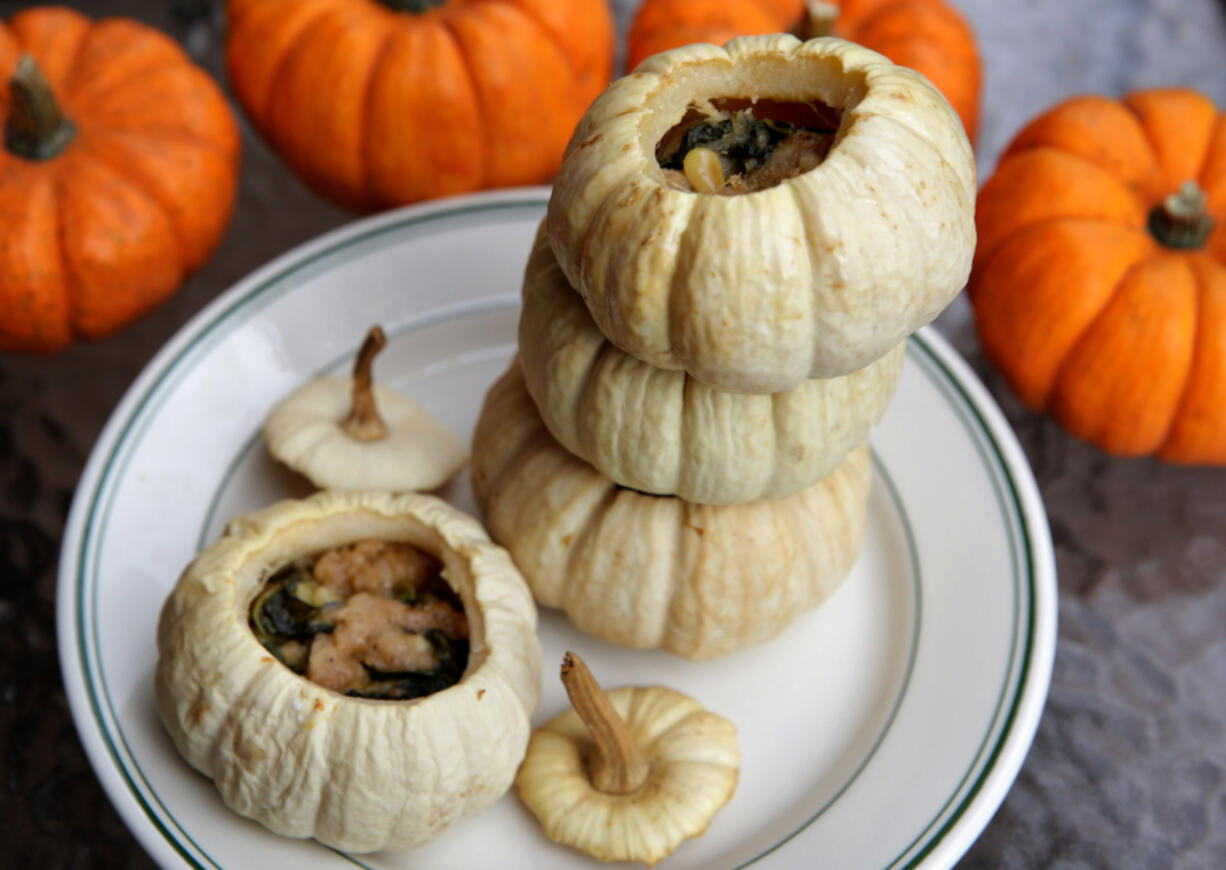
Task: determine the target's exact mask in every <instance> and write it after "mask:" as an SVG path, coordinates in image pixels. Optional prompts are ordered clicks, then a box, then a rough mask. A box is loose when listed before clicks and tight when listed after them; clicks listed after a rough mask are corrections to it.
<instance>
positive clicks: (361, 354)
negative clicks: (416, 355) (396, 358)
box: [341, 326, 387, 441]
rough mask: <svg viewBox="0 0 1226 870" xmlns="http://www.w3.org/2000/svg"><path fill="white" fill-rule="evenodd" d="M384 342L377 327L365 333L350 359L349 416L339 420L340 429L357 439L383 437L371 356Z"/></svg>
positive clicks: (373, 355)
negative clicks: (350, 404)
mask: <svg viewBox="0 0 1226 870" xmlns="http://www.w3.org/2000/svg"><path fill="white" fill-rule="evenodd" d="M386 345H387V336H385V335H384V334H383V330H382V329H380V328H379V327H378V326H372V327H371V328H370V332H368V333H366V340H365V341H363V342H362V347H361V349H360V350H359V351H358V356H357V359H355V360H354V362H353V405H352V407H350V409H349V416H348V417H346V418H345V419H344V420H342V421H341V428H342V429H344V430H345V433H346V434H347V435H349V437H351V438H356V439H357V440H358V441H379V440H382V439H383V438H386V437H387V426H386V425H385V424H384V422H383V420H382V418H380V417H379V411H378V410H377V409H376V408H375V393H374V383H373V379H372V377H371V370H372V369H373V368H374V364H375V356H377V355H378V353H379V351H381V350H383V348H384V347H385V346H386Z"/></svg>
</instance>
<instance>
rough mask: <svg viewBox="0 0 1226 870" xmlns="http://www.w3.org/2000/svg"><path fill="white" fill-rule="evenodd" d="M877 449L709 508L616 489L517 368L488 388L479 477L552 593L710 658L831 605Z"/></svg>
mask: <svg viewBox="0 0 1226 870" xmlns="http://www.w3.org/2000/svg"><path fill="white" fill-rule="evenodd" d="M871 478H872V474H871V468H870V463H869V455H868V448H867V447H858V448H856V449H855V450H853V451H852V452H851V453H850V454H849V455H848V456H847V458H846V459H845V460H844V461H843V463H842V464H840V465H839V467H838V468H836V469H835V470H834V471H833V472H832V473H831V474H829V475H828V476H826V477H825V478H823V479H822V480H820V481H819V482H818V483H816V484H814V485H813V486H811V487H809V488H808V489H805V490H802V491H801V492H799V493H797V494H796V495H792V496H788V497H787V498H781V499H764V500H760V501H754V502H749V503H746V504H739V505H725V506H711V505H697V504H692V503H689V502H685V501H682V500H681V499H678V498H675V497H671V496H655V495H647V494H644V493H640V492H635V491H633V490H629V489H625V488H622V487H619V486H617V485H616V484H615V483H613V482H612V481H611V480H609V479H608V478H606V477H604V476H603V475H601V474H600V473H599V472H597V471H596V470H595V469H593V468H592V467H591V466H590V465H588V464H587V463H585V462H583V461H582V460H580V459H578V458H576V457H574V456H572V455H571V454H570V453H568V452H567V451H566V450H565V449H563V448H562V447H561V446H560V445H559V444H558V443H557V442H556V441H555V440H554V439H553V437H552V436H551V435H550V434H549V431H548V430H547V429H546V428H545V425H544V423H542V422H541V418H540V414H539V413H538V412H537V410H536V406H535V405H534V404H533V402H532V398H531V396H529V395H528V391H527V389H526V388H525V386H524V381H523V375H522V373H521V372H520V369H519V365H518V363H516V364H514V365H513V367H512V369H511V370H510V371H508V372H507V373H506V374H505V375H504V376H503V377H502V378H501V379H500V380H499V381H498V382H497V383H496V384H494V386H493V387H492V388H491V390H490V392H489V394H488V395H487V396H486V400H485V405H484V407H483V409H482V412H481V417H480V418H479V420H478V422H477V429H476V433H475V435H474V437H473V449H472V480H473V491H474V493H475V494H476V497H477V503H478V505H479V506H480V508H481V510H482V512H483V513H484V515H485V519H486V523H487V525H488V526H489V529H490V533H491V535H492V536H493V537H494V540H496V541H499V542H501V543H502V544H503V545H504V546H505V547H507V549H508V550H510V551H511V555H512V557H513V558H514V559H515V563H516V564H517V565H518V566H519V568H520V570H521V571H522V572H523V575H524V579H525V580H527V581H528V584H529V585H530V586H531V587H532V592H533V594H534V595H535V596H536V599H537V601H538V602H539V603H541V604H543V605H545V606H547V607H558V608H561V609H562V610H563V611H565V613H566V615H567V616H569V617H570V619H571V621H572V622H574V623H575V625H576V626H578V627H579V628H580V629H582V630H583V631H585V632H587V633H589V634H592V635H595V636H596V637H600V638H602V639H604V640H607V641H609V642H610V643H614V644H618V645H620V646H626V647H632V648H637V649H646V648H653V647H660V648H662V649H665V650H668V651H670V652H673V653H676V654H677V655H681V656H684V657H686V658H693V659H699V658H711V657H713V656H718V655H723V654H726V653H731V652H734V651H736V650H739V649H742V648H744V647H747V646H750V645H752V644H756V643H760V642H762V641H765V640H767V639H769V638H771V637H774V636H775V635H777V634H778V633H779V632H781V631H782V630H783V629H784V628H785V627H787V625H788V624H790V623H791V622H792V621H793V620H794V619H795V618H796V617H797V616H798V615H799V614H800V613H803V612H804V611H806V610H809V609H811V608H813V607H815V606H817V605H818V604H820V603H821V602H822V601H823V600H825V598H826V597H827V596H828V595H829V594H830V593H831V592H832V591H833V590H834V589H835V588H836V587H837V586H838V585H839V584H840V583H841V582H842V581H843V579H844V578H845V577H846V576H847V574H848V572H849V571H850V569H851V567H852V565H853V563H854V562H855V560H856V556H857V554H858V553H859V550H860V545H861V543H862V541H863V538H864V527H865V519H866V503H867V499H868V493H869V488H870V485H871Z"/></svg>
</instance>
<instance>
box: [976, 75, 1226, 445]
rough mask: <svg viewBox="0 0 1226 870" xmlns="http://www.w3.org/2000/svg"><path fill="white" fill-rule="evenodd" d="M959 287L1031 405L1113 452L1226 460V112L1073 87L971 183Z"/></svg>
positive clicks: (1170, 97)
mask: <svg viewBox="0 0 1226 870" xmlns="http://www.w3.org/2000/svg"><path fill="white" fill-rule="evenodd" d="M976 223H977V225H978V230H979V243H978V248H977V251H976V254H975V265H974V269H973V271H972V274H971V279H970V285H969V293H970V299H971V303H972V305H973V307H974V310H975V317H976V322H977V326H978V330H979V337H980V340H981V343H982V344H983V349H984V353H985V354H986V355H987V358H988V360H989V361H990V362H991V363H992V364H993V365H995V366H997V367H998V368H1000V370H1001V371H1002V372H1003V373H1004V375H1005V377H1006V378H1007V379H1008V381H1009V383H1010V385H1011V386H1012V387H1013V389H1014V390H1015V391H1016V392H1017V394H1018V395H1019V396H1020V397H1021V398H1022V400H1023V401H1024V402H1026V404H1028V405H1030V406H1031V407H1032V408H1035V409H1037V410H1040V411H1046V412H1048V413H1050V414H1052V415H1053V416H1054V417H1055V418H1056V420H1057V421H1059V422H1060V424H1061V425H1063V426H1064V427H1065V428H1067V429H1068V430H1069V431H1070V432H1072V433H1073V434H1074V435H1076V436H1078V437H1079V438H1082V439H1084V440H1087V441H1090V442H1092V443H1094V444H1096V445H1098V446H1099V447H1101V448H1103V449H1104V450H1107V451H1109V452H1111V453H1117V454H1124V455H1140V454H1147V453H1156V454H1157V455H1158V456H1159V457H1161V458H1163V459H1167V460H1170V461H1173V462H1184V463H1212V464H1226V115H1222V114H1219V113H1218V111H1217V110H1216V109H1215V108H1214V106H1213V103H1211V102H1210V101H1209V100H1208V99H1206V98H1205V97H1204V96H1202V95H1201V94H1198V93H1196V92H1194V91H1189V90H1180V89H1170V90H1150V91H1141V92H1137V93H1133V94H1130V95H1128V96H1126V97H1124V98H1123V99H1122V100H1112V99H1107V98H1105V97H1096V96H1083V97H1075V98H1073V99H1071V100H1068V101H1067V102H1064V103H1061V104H1060V105H1058V106H1056V107H1055V108H1054V109H1052V110H1050V111H1048V112H1047V113H1045V114H1043V115H1040V116H1039V117H1038V118H1036V119H1035V120H1034V121H1032V122H1031V123H1030V124H1029V125H1028V126H1027V127H1026V128H1025V129H1023V130H1022V131H1021V132H1020V133H1019V134H1018V135H1017V138H1016V139H1014V141H1013V143H1012V144H1011V145H1010V147H1009V148H1008V150H1007V151H1006V152H1005V154H1004V156H1003V157H1002V158H1001V161H1000V164H999V166H998V167H997V169H996V173H995V174H994V175H993V176H992V178H991V179H990V180H989V181H988V182H987V184H986V185H984V187H983V190H982V191H981V192H980V194H979V204H978V210H977V214H976Z"/></svg>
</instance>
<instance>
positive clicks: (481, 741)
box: [155, 492, 541, 852]
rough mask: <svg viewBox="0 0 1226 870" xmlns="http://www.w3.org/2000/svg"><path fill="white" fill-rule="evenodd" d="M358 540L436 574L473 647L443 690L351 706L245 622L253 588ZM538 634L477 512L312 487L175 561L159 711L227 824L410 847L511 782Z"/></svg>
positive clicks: (349, 843)
mask: <svg viewBox="0 0 1226 870" xmlns="http://www.w3.org/2000/svg"><path fill="white" fill-rule="evenodd" d="M363 540H373V541H379V542H407V543H409V544H412V545H414V546H415V547H416V548H420V550H423V551H425V552H426V553H428V554H430V555H431V556H433V557H434V558H436V559H437V560H439V561H440V562H441V563H442V570H443V576H444V577H445V578H446V581H447V583H449V584H450V586H451V587H452V589H454V593H455V594H456V595H457V596H458V598H459V600H460V601H461V602H462V605H463V613H464V617H465V618H466V622H467V633H468V639H469V652H468V660H467V668H466V669H465V670H464V672H463V674H462V676H461V677H460V678H459V681H458V682H456V683H455V684H454V685H452V686H451V687H450V688H446V689H443V690H441V691H437V692H434V693H432V694H428V695H426V696H424V697H420V698H416V699H413V700H369V699H368V698H366V697H349V696H347V695H344V694H340V693H339V692H337V691H332V690H330V689H326V688H324V687H323V686H322V685H318V684H317V683H315V682H312V681H311V680H308V679H306V678H305V677H303V676H299V675H298V674H297V673H295V672H294V671H292V670H290V668H289V667H288V666H287V665H286V664H284V663H283V662H282V661H279V660H278V657H277V656H274V654H272V653H271V652H270V651H269V650H268V649H266V648H265V646H264V645H263V644H261V642H260V640H257V638H256V635H255V633H254V632H253V630H252V627H251V624H249V618H250V616H249V613H250V611H251V606H252V602H253V600H254V599H255V598H256V596H257V595H259V594H260V591H261V587H262V585H263V584H264V581H265V580H267V579H268V578H269V577H270V576H271V575H273V574H274V572H276V571H277V570H278V569H279V568H281V567H282V566H285V565H288V564H291V563H293V562H294V561H295V560H297V559H299V558H300V557H303V556H304V555H306V554H311V553H318V552H320V551H327V550H329V549H330V548H337V547H342V546H343V545H347V544H351V543H353V542H355V541H363ZM355 597H356V596H355ZM535 629H536V609H535V606H534V604H533V602H532V598H531V595H530V593H529V591H528V588H527V587H526V586H525V584H524V581H523V578H522V577H521V576H520V575H519V572H518V571H517V570H516V569H515V566H514V565H513V564H512V563H511V560H510V558H509V557H508V555H507V553H506V551H505V550H503V549H502V548H501V547H497V546H495V545H494V544H492V543H491V542H490V540H489V538H488V537H487V536H486V534H485V532H484V531H483V529H482V528H481V526H480V524H478V523H477V521H476V520H474V519H473V518H471V517H468V516H466V515H464V514H462V513H461V512H459V511H458V510H456V509H455V508H452V507H451V506H450V505H448V504H446V503H445V502H442V501H440V500H438V499H436V498H433V497H430V496H423V495H417V494H406V495H396V496H393V495H390V494H386V493H374V492H366V493H342V492H325V493H318V494H316V495H315V496H312V497H311V498H308V499H305V500H303V501H285V502H280V503H278V504H276V505H273V506H272V507H270V508H268V509H266V510H262V511H258V512H255V513H252V514H247V515H245V516H243V517H240V518H239V519H237V520H235V521H234V522H232V523H231V524H230V525H229V527H228V528H227V530H226V534H225V535H224V536H223V537H222V538H221V539H220V540H218V541H217V542H215V543H214V544H212V545H211V546H209V547H208V548H206V549H205V550H203V551H202V552H201V553H200V554H199V555H198V556H197V557H196V558H195V559H194V560H193V561H192V563H191V564H190V565H189V566H188V567H187V569H186V571H185V572H184V573H183V575H182V577H180V579H179V582H178V584H177V585H176V586H175V588H174V591H173V592H172V593H171V595H170V597H169V598H168V600H167V602H166V604H165V606H164V607H163V610H162V615H161V620H160V622H159V625H158V655H159V658H158V665H157V672H156V678H155V687H156V697H157V708H158V713H159V715H160V717H161V719H162V722H163V724H164V725H165V726H166V729H167V731H168V732H169V733H170V736H171V737H172V738H173V740H174V743H175V746H176V747H177V748H178V750H179V752H180V753H181V754H182V755H183V757H184V758H186V759H187V761H188V762H190V763H191V765H192V766H193V767H195V768H196V769H198V770H200V771H201V772H202V773H204V774H205V775H206V776H209V777H210V778H212V779H213V781H214V783H215V785H216V787H217V790H218V791H219V792H220V794H221V797H222V799H223V800H224V801H225V802H226V804H227V805H229V806H230V807H231V808H232V809H233V810H235V811H236V812H238V813H240V814H242V815H244V816H247V817H249V818H252V819H255V820H256V821H258V822H260V823H261V824H263V825H265V826H266V827H268V828H269V829H271V830H272V831H274V832H276V833H278V834H284V835H286V836H290V837H314V838H315V839H317V840H319V841H320V842H322V843H325V844H327V845H329V846H333V847H335V848H337V849H344V850H348V851H355V852H364V851H371V850H375V849H404V848H409V847H412V846H416V845H419V844H421V843H424V842H426V841H428V840H430V839H432V838H433V837H435V836H437V835H438V834H440V833H441V832H442V831H443V830H444V829H446V828H447V826H448V825H450V824H451V823H452V822H454V821H455V820H456V819H458V818H460V817H461V816H464V815H470V814H473V813H476V812H479V811H480V810H482V809H484V808H485V807H486V806H488V805H489V804H490V803H491V802H492V801H494V799H496V798H497V797H498V796H499V795H501V794H503V793H504V792H505V791H506V789H507V788H508V787H509V786H510V784H511V782H512V780H513V778H514V776H515V771H516V768H517V767H518V765H519V763H520V760H521V759H522V758H523V754H524V751H525V749H526V746H527V742H528V738H529V733H530V727H529V719H530V717H531V714H532V712H533V710H534V709H535V708H536V704H537V701H538V698H539V694H540V663H541V651H540V644H539V641H538V639H537V636H536V630H535ZM338 632H339V629H338ZM328 637H329V639H331V638H332V637H333V635H328Z"/></svg>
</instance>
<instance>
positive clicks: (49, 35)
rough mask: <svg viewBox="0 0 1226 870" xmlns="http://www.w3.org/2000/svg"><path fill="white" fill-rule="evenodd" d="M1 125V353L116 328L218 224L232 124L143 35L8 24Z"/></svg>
mask: <svg viewBox="0 0 1226 870" xmlns="http://www.w3.org/2000/svg"><path fill="white" fill-rule="evenodd" d="M0 126H2V127H3V130H4V143H3V146H2V147H0V227H3V230H2V231H0V350H16V351H28V352H52V351H57V350H60V349H62V348H64V347H66V346H68V345H69V344H71V343H72V342H73V341H74V340H76V339H77V338H98V337H100V336H104V335H107V334H109V333H111V332H114V331H115V330H117V329H118V328H119V327H121V326H123V325H124V324H126V323H128V322H129V321H131V320H132V319H134V318H136V317H139V316H140V315H142V314H144V313H145V312H147V311H149V310H150V309H151V308H153V307H154V306H156V305H157V304H159V303H160V302H162V301H163V300H165V299H166V298H167V297H169V296H170V295H171V294H172V293H173V292H174V291H175V290H176V289H177V288H178V287H179V285H180V283H181V282H182V281H183V278H184V276H185V275H186V274H187V273H188V272H190V271H192V270H193V269H195V268H197V267H198V266H200V265H201V264H203V263H204V261H205V260H206V259H207V257H208V256H209V254H210V253H211V252H212V250H213V248H214V246H215V245H216V244H217V242H218V241H219V240H220V239H221V236H222V233H223V232H224V231H225V227H226V223H227V222H228V220H229V217H230V212H231V209H232V207H233V204H234V196H235V192H236V188H237V183H238V157H239V139H238V129H237V127H236V125H235V123H234V118H233V116H232V115H231V113H230V110H229V107H228V106H227V104H226V101H225V98H224V97H223V96H222V94H221V92H220V90H219V89H218V88H217V86H216V85H215V84H214V83H213V81H212V80H211V79H210V78H209V77H208V76H207V75H206V74H205V73H204V72H203V71H202V70H200V69H199V68H197V67H196V66H194V65H193V64H192V63H191V61H190V60H189V59H188V57H187V55H186V54H184V52H183V51H182V49H180V48H179V47H178V46H177V45H176V44H175V43H174V41H173V40H171V39H169V38H168V37H166V36H164V35H162V34H160V33H158V32H157V31H155V30H153V29H151V28H149V27H145V26H143V25H140V24H137V23H136V22H133V21H127V20H124V19H109V20H105V21H100V22H97V23H95V22H92V21H91V20H90V19H88V18H86V17H85V16H83V15H80V14H78V13H76V12H72V11H70V10H67V9H61V8H54V7H47V8H39V9H30V10H27V11H24V12H20V13H18V14H17V15H14V16H13V18H12V20H11V21H10V22H9V23H8V24H7V25H6V24H4V23H2V22H0Z"/></svg>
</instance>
